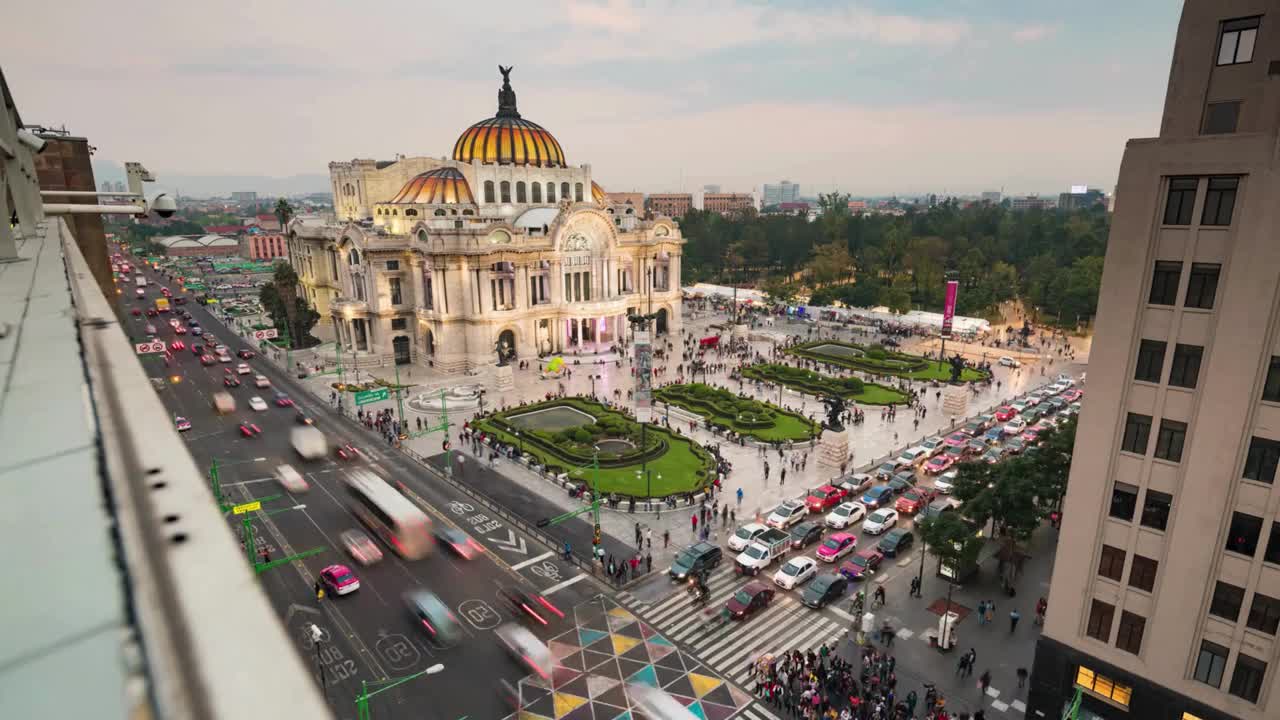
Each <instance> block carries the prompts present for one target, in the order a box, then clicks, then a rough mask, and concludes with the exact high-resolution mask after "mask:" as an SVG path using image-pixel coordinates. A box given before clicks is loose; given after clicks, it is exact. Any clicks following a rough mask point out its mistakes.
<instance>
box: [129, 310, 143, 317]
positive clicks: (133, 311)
mask: <svg viewBox="0 0 1280 720" xmlns="http://www.w3.org/2000/svg"><path fill="white" fill-rule="evenodd" d="M130 314H131V315H133V316H134V317H142V311H141V310H139V309H138V308H134V309H133V310H131V311H130Z"/></svg>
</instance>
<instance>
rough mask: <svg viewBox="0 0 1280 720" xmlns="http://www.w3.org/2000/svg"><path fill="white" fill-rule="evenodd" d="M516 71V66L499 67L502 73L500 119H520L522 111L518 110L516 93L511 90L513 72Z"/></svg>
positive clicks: (499, 95) (499, 91)
mask: <svg viewBox="0 0 1280 720" xmlns="http://www.w3.org/2000/svg"><path fill="white" fill-rule="evenodd" d="M514 69H515V66H514V65H511V66H508V67H503V66H501V65H499V66H498V72H500V73H502V88H501V89H499V90H498V116H499V117H520V111H519V110H516V91H515V90H512V89H511V71H512V70H514Z"/></svg>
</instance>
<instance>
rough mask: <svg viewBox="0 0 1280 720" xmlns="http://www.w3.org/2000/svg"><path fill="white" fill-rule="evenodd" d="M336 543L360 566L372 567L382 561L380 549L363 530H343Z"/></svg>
mask: <svg viewBox="0 0 1280 720" xmlns="http://www.w3.org/2000/svg"><path fill="white" fill-rule="evenodd" d="M338 542H340V543H342V549H343V550H346V551H347V554H348V555H350V556H351V557H352V558H354V559H355V561H356V562H358V563H360V564H361V565H366V566H367V565H372V564H374V563H376V562H378V561H379V560H381V559H382V549H381V548H379V547H378V545H377V544H376V543H374V542H373V540H372V539H371V538H370V537H369V536H368V535H365V534H364V531H363V530H345V531H343V533H342V534H341V535H339V536H338Z"/></svg>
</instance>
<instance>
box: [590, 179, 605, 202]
mask: <svg viewBox="0 0 1280 720" xmlns="http://www.w3.org/2000/svg"><path fill="white" fill-rule="evenodd" d="M591 199H592V200H595V201H596V202H598V203H602V202H604V201H605V200H606V199H607V198H606V196H605V194H604V188H602V187H600V184H599V183H597V182H596V181H595V180H592V181H591Z"/></svg>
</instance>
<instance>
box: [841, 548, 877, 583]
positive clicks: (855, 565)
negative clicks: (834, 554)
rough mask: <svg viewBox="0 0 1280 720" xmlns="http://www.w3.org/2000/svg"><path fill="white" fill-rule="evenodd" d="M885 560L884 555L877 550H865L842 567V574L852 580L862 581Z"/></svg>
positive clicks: (860, 551)
mask: <svg viewBox="0 0 1280 720" xmlns="http://www.w3.org/2000/svg"><path fill="white" fill-rule="evenodd" d="M883 560H884V553H882V552H880V551H879V550H877V549H876V548H873V547H869V548H863V549H862V550H859V551H858V553H857V554H856V555H854V556H853V557H851V558H849V559H848V560H847V561H846V562H844V563H843V564H842V565H840V574H841V575H843V576H845V577H847V578H849V579H850V580H861V579H863V578H865V577H867V576H868V575H871V574H872V573H874V572H875V571H876V568H878V567H880V563H881V562H882V561H883Z"/></svg>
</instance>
